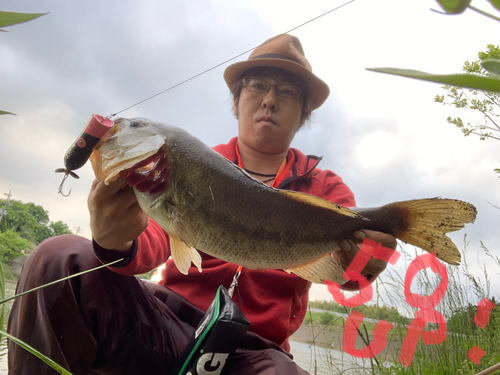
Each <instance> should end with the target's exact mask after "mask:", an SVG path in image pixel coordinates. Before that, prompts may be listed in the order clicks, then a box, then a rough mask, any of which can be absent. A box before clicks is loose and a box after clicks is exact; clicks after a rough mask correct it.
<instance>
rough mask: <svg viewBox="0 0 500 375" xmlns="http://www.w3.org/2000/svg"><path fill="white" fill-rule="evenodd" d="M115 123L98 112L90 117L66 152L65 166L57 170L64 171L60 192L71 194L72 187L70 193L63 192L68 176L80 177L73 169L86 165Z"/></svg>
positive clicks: (65, 195) (58, 171)
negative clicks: (100, 141)
mask: <svg viewBox="0 0 500 375" xmlns="http://www.w3.org/2000/svg"><path fill="white" fill-rule="evenodd" d="M113 125H114V123H113V121H112V120H111V119H109V118H107V117H103V116H100V115H97V114H93V115H92V116H91V117H90V120H89V122H88V123H87V125H86V126H85V128H84V129H83V131H82V133H81V134H80V135H79V136H78V138H77V139H76V140H75V142H73V144H72V145H71V146H70V147H69V148H68V151H66V154H65V155H64V168H57V169H56V170H55V172H56V173H64V177H63V180H62V181H61V184H60V185H59V190H58V193H59V194H61V195H62V196H64V197H68V196H69V195H70V194H71V189H70V190H69V192H68V194H64V193H63V191H62V188H63V185H64V181H66V179H67V178H68V176H71V177H73V178H76V179H78V178H80V177H79V176H78V175H77V174H76V173H75V172H73V171H74V170H76V169H79V168H81V167H83V166H84V165H85V163H86V162H87V160H88V159H89V157H90V154H91V153H92V150H93V149H94V147H95V146H96V145H97V143H98V142H99V140H100V139H101V138H102V137H104V135H105V134H106V133H107V132H108V131H109V129H111V128H112V127H113Z"/></svg>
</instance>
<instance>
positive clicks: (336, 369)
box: [0, 282, 369, 375]
mask: <svg viewBox="0 0 500 375" xmlns="http://www.w3.org/2000/svg"><path fill="white" fill-rule="evenodd" d="M14 290H15V284H13V283H9V282H8V283H6V296H7V297H9V296H12V295H14ZM10 305H11V303H9V302H7V311H6V316H8V311H9V308H10ZM290 345H291V352H292V354H293V356H294V360H295V362H296V363H297V364H298V365H299V366H300V367H302V368H303V369H304V370H306V371H308V372H309V373H310V374H311V375H334V374H360V373H361V372H360V370H359V368H360V366H363V365H364V366H363V367H369V363H368V362H365V363H363V362H362V361H361V360H357V359H354V360H353V359H352V357H350V356H347V355H345V354H344V353H342V352H340V351H338V350H333V349H326V348H322V347H318V346H314V345H310V344H306V343H301V342H297V341H290ZM353 361H356V362H354V363H353ZM6 374H7V347H6V340H5V338H4V339H3V340H2V341H1V342H0V375H6Z"/></svg>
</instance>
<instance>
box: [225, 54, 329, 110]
mask: <svg viewBox="0 0 500 375" xmlns="http://www.w3.org/2000/svg"><path fill="white" fill-rule="evenodd" d="M260 66H262V67H266V66H268V67H271V68H280V69H284V70H287V71H289V72H291V73H293V74H295V75H297V76H299V77H301V78H302V79H303V80H304V81H305V82H306V83H307V84H308V86H309V87H308V88H309V90H308V91H309V95H308V98H309V102H310V105H311V110H314V109H316V108H318V107H320V106H321V105H322V104H323V103H324V102H325V100H326V99H327V98H328V95H330V88H329V87H328V85H327V84H326V83H325V82H323V81H322V80H321V79H319V78H318V77H317V76H316V75H315V74H313V73H312V72H310V71H309V70H307V69H305V68H304V67H303V66H302V65H300V64H298V63H296V62H293V61H290V60H284V59H279V58H263V59H252V60H246V61H240V62H237V63H234V64H232V65H229V66H228V67H227V68H226V70H225V71H224V80H225V81H226V84H227V86H228V87H229V89H230V90H232V87H233V86H234V84H235V83H236V82H237V81H238V80H239V79H240V78H241V76H242V75H243V73H245V72H246V71H247V70H249V69H252V68H257V67H260ZM233 94H234V93H233Z"/></svg>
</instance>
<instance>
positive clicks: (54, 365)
mask: <svg viewBox="0 0 500 375" xmlns="http://www.w3.org/2000/svg"><path fill="white" fill-rule="evenodd" d="M0 334H1V335H4V336H6V337H7V338H8V339H9V340H11V341H13V342H15V343H16V344H17V345H19V346H20V347H21V348H23V349H25V350H27V351H28V352H30V353H31V354H33V355H34V356H35V357H37V358H40V359H41V360H42V361H44V362H45V363H46V364H48V365H49V366H50V367H52V368H53V369H54V370H56V371H57V372H58V373H60V374H62V375H73V374H72V373H71V372H69V371H68V370H66V369H64V368H63V367H61V366H59V365H58V364H57V363H55V362H54V361H53V360H51V359H50V358H49V357H47V356H46V355H44V354H42V353H40V352H39V351H38V350H36V349H35V348H33V347H31V346H29V345H28V344H26V343H25V342H23V341H21V340H19V339H18V338H16V337H14V336H12V335H9V334H8V333H7V332H5V331H3V330H2V331H0Z"/></svg>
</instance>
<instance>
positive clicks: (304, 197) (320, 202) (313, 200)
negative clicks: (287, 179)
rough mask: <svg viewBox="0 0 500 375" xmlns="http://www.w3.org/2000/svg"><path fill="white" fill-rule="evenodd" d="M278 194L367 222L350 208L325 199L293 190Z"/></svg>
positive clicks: (281, 191)
mask: <svg viewBox="0 0 500 375" xmlns="http://www.w3.org/2000/svg"><path fill="white" fill-rule="evenodd" d="M280 193H282V194H286V195H287V196H288V197H290V198H292V199H295V200H297V201H301V202H304V203H307V204H311V205H313V206H317V207H322V208H326V209H328V210H332V211H334V212H336V213H338V214H340V215H345V216H348V217H352V218H356V219H362V220H368V219H367V218H366V217H363V216H361V215H360V214H358V213H357V212H355V211H353V210H351V209H350V208H347V207H342V206H340V205H338V204H336V203H333V202H330V201H327V200H326V199H323V198H319V197H316V196H314V195H311V194H306V193H300V192H297V191H293V190H280Z"/></svg>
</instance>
